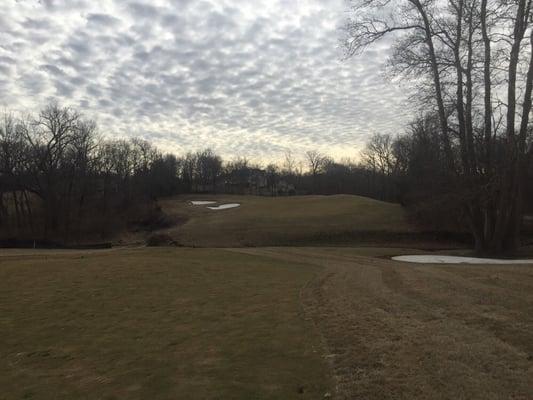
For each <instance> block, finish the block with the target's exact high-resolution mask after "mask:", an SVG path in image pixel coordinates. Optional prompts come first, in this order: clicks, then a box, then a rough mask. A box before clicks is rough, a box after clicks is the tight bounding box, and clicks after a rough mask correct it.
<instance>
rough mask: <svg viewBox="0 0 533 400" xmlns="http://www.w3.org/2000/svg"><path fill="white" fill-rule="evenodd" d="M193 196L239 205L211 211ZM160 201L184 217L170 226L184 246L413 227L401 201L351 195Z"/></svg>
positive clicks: (336, 239) (308, 239) (342, 237)
mask: <svg viewBox="0 0 533 400" xmlns="http://www.w3.org/2000/svg"><path fill="white" fill-rule="evenodd" d="M193 199H194V200H215V201H218V202H220V203H241V206H240V207H238V208H234V209H228V210H223V211H213V210H209V209H207V208H206V207H203V206H192V205H190V203H189V201H190V200H193ZM160 205H161V207H162V209H163V211H164V212H165V213H167V214H169V215H170V216H175V217H179V218H181V219H182V220H185V221H186V222H185V223H184V224H182V225H179V226H177V227H175V228H172V229H170V230H168V233H169V234H170V235H171V236H173V237H174V238H175V239H176V240H177V241H178V242H179V243H180V244H182V245H185V246H198V247H239V246H271V245H301V244H321V245H324V244H327V243H329V244H331V243H350V242H353V241H354V240H357V241H364V240H369V239H370V240H371V239H372V238H374V237H376V236H378V235H383V234H386V233H387V234H392V235H394V234H401V233H405V232H412V231H413V227H412V226H411V225H410V224H409V223H408V221H407V217H406V213H405V211H404V210H403V209H402V207H401V206H400V205H398V204H393V203H386V202H381V201H378V200H373V199H369V198H366V197H360V196H351V195H336V196H294V197H260V196H231V195H219V196H215V195H196V196H177V197H173V198H167V199H163V200H161V201H160Z"/></svg>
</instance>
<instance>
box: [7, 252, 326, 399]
mask: <svg viewBox="0 0 533 400" xmlns="http://www.w3.org/2000/svg"><path fill="white" fill-rule="evenodd" d="M45 254H46V253H45ZM48 254H49V255H48V256H42V255H40V256H37V255H34V256H31V255H30V256H20V255H19V256H7V257H6V256H4V257H0V337H1V338H2V340H0V359H1V360H2V362H1V363H0V388H2V390H1V393H0V398H1V399H20V398H38V399H78V398H93V399H95V398H102V399H104V398H105V399H126V398H127V399H154V400H157V399H178V398H179V399H200V398H201V399H211V398H228V399H229V398H231V399H251V398H254V399H281V398H286V399H288V398H296V397H298V398H309V399H313V398H322V397H323V396H324V393H325V392H326V391H328V390H331V389H330V388H329V380H328V378H327V376H328V373H327V371H326V368H325V365H324V362H323V360H322V358H321V354H320V349H319V347H320V346H319V344H318V340H317V336H316V335H315V334H313V330H312V329H310V325H309V322H307V321H305V320H304V318H303V316H302V314H301V313H302V310H301V306H300V303H299V293H300V289H301V287H302V286H303V285H304V284H305V283H306V282H307V281H309V280H310V279H311V278H312V277H313V275H314V274H315V273H316V272H317V271H319V270H320V267H315V266H303V265H301V264H294V263H288V262H283V261H274V260H273V259H271V258H264V257H260V256H249V255H243V254H236V253H230V252H227V251H223V250H200V249H143V250H128V251H104V252H93V253H85V254H84V253H81V252H78V253H68V252H66V253H64V254H63V253H53V252H50V253H48ZM302 390H303V392H304V393H303V394H298V392H299V391H302Z"/></svg>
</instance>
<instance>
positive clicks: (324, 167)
mask: <svg viewBox="0 0 533 400" xmlns="http://www.w3.org/2000/svg"><path fill="white" fill-rule="evenodd" d="M381 175H382V172H381V171H377V170H373V169H372V168H368V167H367V166H365V165H361V164H357V163H353V162H350V161H344V162H335V161H334V160H333V159H332V158H331V157H328V156H326V155H323V154H321V153H319V152H317V151H309V152H307V153H306V154H305V157H304V159H297V157H295V156H294V155H293V154H292V153H291V152H287V153H286V154H285V157H284V161H283V163H281V165H276V164H269V165H267V166H266V167H263V166H261V165H259V164H256V163H253V162H251V161H249V160H248V159H246V158H237V159H234V160H231V161H226V162H225V161H224V160H223V159H222V157H220V156H219V155H217V154H216V153H214V152H213V151H212V150H209V149H206V150H202V151H197V152H189V153H187V154H185V155H183V156H177V155H175V154H170V153H163V152H161V151H160V150H158V149H157V148H156V147H155V146H154V145H152V144H151V143H150V142H149V141H147V140H143V139H138V138H133V139H129V140H125V139H115V140H109V139H104V138H103V137H102V135H101V134H100V133H99V130H98V127H97V124H96V123H95V122H94V121H92V120H90V119H87V118H84V117H83V115H82V114H81V113H80V112H78V111H77V110H75V109H72V108H68V107H61V106H60V105H58V104H56V103H53V104H50V105H48V106H46V107H44V108H43V109H42V110H41V111H40V112H39V113H38V114H37V115H34V116H31V115H29V116H25V117H22V118H20V117H15V116H14V115H13V114H10V113H7V112H6V113H5V114H4V115H3V118H2V121H1V123H0V232H1V234H2V237H4V238H6V237H8V238H9V237H17V238H32V239H36V238H37V239H54V240H65V241H84V240H88V239H99V238H107V237H110V236H112V235H113V234H114V233H116V232H117V231H120V230H121V229H124V228H125V227H126V228H127V226H125V225H124V224H128V223H130V222H131V223H136V224H137V225H140V226H141V227H142V226H144V227H145V228H147V229H150V228H154V226H152V225H153V224H161V223H163V224H164V223H165V221H164V220H162V219H164V218H163V217H162V215H161V213H160V212H158V209H157V203H156V200H157V199H158V198H160V197H163V196H171V195H175V194H181V193H232V194H256V195H268V196H279V195H295V194H336V193H353V194H360V195H365V196H371V197H376V198H380V199H383V200H394V196H395V194H394V193H392V191H390V190H389V189H388V188H387V189H386V190H384V186H383V184H382V183H383V182H382V181H383V177H382V176H381ZM167 222H168V221H167ZM168 223H171V222H168Z"/></svg>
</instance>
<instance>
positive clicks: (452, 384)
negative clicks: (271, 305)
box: [240, 248, 533, 400]
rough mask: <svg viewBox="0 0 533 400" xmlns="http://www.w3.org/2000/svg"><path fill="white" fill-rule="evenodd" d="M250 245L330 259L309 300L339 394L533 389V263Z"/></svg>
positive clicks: (515, 395) (472, 395) (294, 257)
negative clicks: (418, 260)
mask: <svg viewBox="0 0 533 400" xmlns="http://www.w3.org/2000/svg"><path fill="white" fill-rule="evenodd" d="M240 251H246V252H248V253H250V254H261V255H262V256H266V255H268V254H270V256H271V257H275V258H278V259H283V260H288V261H298V262H307V263H310V264H314V265H320V266H322V267H323V268H324V270H323V272H322V273H321V274H320V275H319V276H318V277H317V278H315V279H314V280H313V281H312V282H310V284H308V285H307V287H306V290H305V291H304V303H305V305H306V309H307V311H308V313H309V314H310V315H312V318H313V320H314V321H315V323H316V325H317V326H318V327H319V330H320V331H321V332H322V336H323V340H324V343H325V347H326V348H327V349H328V350H327V352H328V355H327V358H328V359H329V360H330V362H331V365H332V367H333V369H334V371H335V377H336V381H337V392H338V393H337V394H338V398H341V399H368V400H371V399H376V400H377V399H380V400H383V399H469V400H472V399H480V400H488V399H494V400H496V399H515V400H518V399H521V400H529V399H532V398H533V267H531V266H516V265H515V266H504V265H502V266H494V265H490V266H489V265H487V266H483V265H476V266H474V265H454V266H442V265H415V264H406V263H400V262H393V261H390V260H388V259H384V258H376V257H369V256H370V255H372V254H373V255H374V256H381V255H383V254H386V253H389V254H390V251H385V252H382V251H380V249H365V250H364V255H365V256H364V257H363V256H361V255H360V254H359V255H358V251H357V250H354V249H327V250H321V249H310V248H307V249H290V248H286V249H270V250H269V249H246V250H240ZM402 252H403V251H398V253H402Z"/></svg>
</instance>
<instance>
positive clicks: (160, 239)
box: [146, 233, 178, 247]
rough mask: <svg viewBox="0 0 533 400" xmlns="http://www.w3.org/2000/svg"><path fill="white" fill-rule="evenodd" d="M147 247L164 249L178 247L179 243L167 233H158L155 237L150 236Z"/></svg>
mask: <svg viewBox="0 0 533 400" xmlns="http://www.w3.org/2000/svg"><path fill="white" fill-rule="evenodd" d="M146 245H147V246H148V247H164V246H177V245H178V243H177V242H176V241H175V240H174V239H172V237H171V236H170V235H167V234H166V233H156V234H153V235H150V236H149V237H148V239H146Z"/></svg>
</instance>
